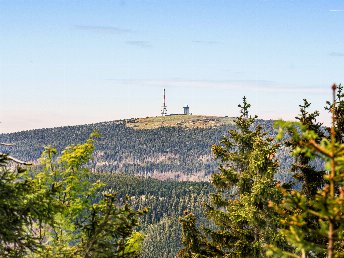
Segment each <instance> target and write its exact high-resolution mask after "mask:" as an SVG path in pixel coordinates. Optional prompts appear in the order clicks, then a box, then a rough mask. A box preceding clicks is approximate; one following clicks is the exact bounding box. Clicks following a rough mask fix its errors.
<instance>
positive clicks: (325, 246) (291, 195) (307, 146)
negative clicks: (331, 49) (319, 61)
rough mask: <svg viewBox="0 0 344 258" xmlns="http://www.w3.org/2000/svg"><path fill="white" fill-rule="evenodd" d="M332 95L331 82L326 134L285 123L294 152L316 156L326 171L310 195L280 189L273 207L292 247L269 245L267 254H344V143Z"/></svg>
mask: <svg viewBox="0 0 344 258" xmlns="http://www.w3.org/2000/svg"><path fill="white" fill-rule="evenodd" d="M336 96H337V94H336V85H333V102H332V104H331V113H332V126H331V128H330V137H329V138H328V137H326V135H323V136H322V138H320V137H319V135H317V133H316V132H315V131H313V130H308V129H309V128H307V127H305V126H301V132H299V133H297V131H296V130H295V125H294V124H292V123H286V125H285V127H286V128H288V131H290V130H294V134H293V140H294V141H295V142H297V141H298V144H297V145H296V146H295V147H294V149H293V153H294V155H296V156H300V155H302V156H305V157H307V158H309V159H310V160H312V159H314V158H316V157H319V156H320V157H321V159H322V160H324V162H325V169H326V173H325V174H324V176H323V182H324V185H323V186H322V187H320V188H319V189H318V190H317V192H316V194H314V195H313V196H310V195H307V192H302V191H298V190H295V189H286V188H281V189H280V190H281V192H282V193H283V201H282V202H280V203H275V205H274V207H275V209H276V210H277V211H278V212H279V213H280V214H281V223H282V225H284V227H282V233H283V234H284V236H285V237H286V239H287V240H288V242H289V243H290V244H291V245H292V246H293V247H294V250H293V251H292V252H290V251H288V250H284V249H281V248H278V247H276V246H271V247H270V248H271V250H270V252H268V254H269V255H274V256H276V257H302V258H303V257H328V258H332V257H343V256H344V188H343V184H344V173H343V172H344V159H343V157H344V144H343V143H342V142H341V137H337V136H336V134H337V132H340V130H342V129H340V128H339V127H338V124H337V116H336V114H337V112H338V111H336V110H338V105H337V103H336ZM339 105H341V104H340V103H339ZM339 122H340V120H339ZM299 139H302V140H299ZM324 239H325V243H324Z"/></svg>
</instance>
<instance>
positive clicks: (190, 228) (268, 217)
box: [180, 97, 282, 257]
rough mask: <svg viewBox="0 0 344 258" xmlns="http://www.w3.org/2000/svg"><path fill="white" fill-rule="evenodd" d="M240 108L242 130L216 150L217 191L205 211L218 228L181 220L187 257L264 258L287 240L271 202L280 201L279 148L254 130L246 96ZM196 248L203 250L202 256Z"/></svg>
mask: <svg viewBox="0 0 344 258" xmlns="http://www.w3.org/2000/svg"><path fill="white" fill-rule="evenodd" d="M239 107H240V109H241V110H240V113H241V115H240V117H238V118H237V119H236V120H235V124H236V127H237V128H236V129H235V130H231V131H229V136H228V137H224V138H223V140H222V141H221V143H220V144H219V145H214V146H213V148H212V149H213V152H214V154H215V157H216V159H219V160H220V165H219V172H218V173H215V174H213V176H212V179H211V181H212V184H213V185H214V186H215V188H216V193H214V194H213V195H212V196H211V200H210V202H209V203H207V204H206V206H205V208H206V215H207V217H208V218H209V220H210V221H211V222H212V223H213V224H214V227H213V229H210V228H205V227H204V229H203V230H202V231H199V230H198V229H197V228H196V227H195V222H194V218H193V217H192V215H187V216H186V217H185V218H184V219H182V220H181V222H182V226H183V239H184V241H183V244H184V248H183V249H182V250H181V251H180V255H181V256H182V257H197V255H205V256H206V257H210V255H209V253H207V252H212V256H214V257H215V256H216V257H263V256H265V249H264V246H265V245H266V244H268V243H277V245H279V244H280V243H281V241H282V239H281V238H280V235H279V233H278V230H277V226H278V224H277V218H276V217H275V216H276V214H275V213H274V212H272V211H271V209H270V208H269V207H268V201H269V200H270V201H277V200H279V198H280V196H279V193H278V191H277V189H276V187H275V186H276V182H275V181H274V175H275V173H276V169H277V167H278V164H277V162H276V160H275V159H274V156H275V153H276V150H277V148H278V145H276V144H274V143H273V139H272V138H269V137H267V135H266V133H264V132H263V131H262V128H261V126H259V125H257V126H255V124H254V123H255V121H256V118H257V117H256V116H254V117H252V116H250V115H249V108H250V104H248V103H247V102H246V98H245V97H244V99H243V104H242V105H239ZM199 243H201V244H199ZM197 245H198V246H201V247H202V250H200V253H199V252H198V250H197V249H195V248H194V247H195V246H196V247H197ZM206 251H207V252H206ZM185 253H186V254H188V255H184V254H185ZM191 254H192V255H191Z"/></svg>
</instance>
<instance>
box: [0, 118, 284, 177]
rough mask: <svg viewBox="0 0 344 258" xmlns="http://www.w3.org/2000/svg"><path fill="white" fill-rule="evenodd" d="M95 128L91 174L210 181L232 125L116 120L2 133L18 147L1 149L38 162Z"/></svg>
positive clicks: (269, 125) (0, 137)
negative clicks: (139, 124) (135, 124)
mask: <svg viewBox="0 0 344 258" xmlns="http://www.w3.org/2000/svg"><path fill="white" fill-rule="evenodd" d="M257 124H260V125H261V126H262V130H263V131H264V132H267V133H268V134H269V136H270V137H274V136H275V132H274V129H273V121H271V120H266V121H264V120H256V122H255V125H257ZM94 129H96V130H97V131H98V132H99V133H100V134H101V135H102V137H101V138H100V139H99V140H98V141H97V142H96V143H95V151H94V155H93V159H92V160H91V161H90V162H89V164H88V165H89V168H91V170H92V171H97V172H120V173H125V174H128V175H142V176H153V177H155V178H159V179H163V180H164V179H169V178H171V179H176V180H180V181H184V180H196V181H199V180H207V179H208V177H209V176H210V175H211V174H212V173H213V172H214V171H215V170H216V168H217V164H216V161H215V160H214V159H213V155H212V152H211V146H212V145H213V144H214V143H216V142H219V141H220V140H221V138H222V137H223V135H225V134H226V133H227V131H228V130H229V129H233V126H231V125H227V126H219V127H214V128H194V129H185V128H180V127H162V128H157V129H152V130H134V129H132V128H128V127H126V126H125V124H124V122H123V121H113V122H104V123H97V124H89V125H81V126H68V127H60V128H51V129H39V130H32V131H24V132H18V133H11V134H0V141H4V142H12V143H14V144H15V146H14V147H13V148H11V149H9V148H8V147H5V146H0V150H2V151H3V152H6V151H11V153H12V154H13V155H15V156H16V157H18V158H21V159H24V160H31V161H34V160H37V159H38V158H39V157H40V154H41V152H42V150H43V148H42V146H47V145H52V146H55V147H56V148H57V151H58V152H60V151H62V150H63V149H64V148H65V147H66V146H68V145H71V144H72V143H81V142H84V141H85V140H86V139H87V137H88V135H89V134H90V133H91V132H92V131H93V130H94ZM287 154H288V152H287V151H285V150H282V151H281V152H280V153H277V156H278V158H280V159H281V161H283V163H282V162H281V164H282V166H281V170H280V171H279V173H278V175H276V177H277V178H278V180H281V181H283V182H284V181H286V180H288V179H289V178H290V174H289V166H290V164H291V159H290V157H289V156H288V155H287ZM285 171H287V172H288V174H285V173H284V172H285Z"/></svg>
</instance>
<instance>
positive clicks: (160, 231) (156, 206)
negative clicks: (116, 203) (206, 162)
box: [91, 173, 214, 258]
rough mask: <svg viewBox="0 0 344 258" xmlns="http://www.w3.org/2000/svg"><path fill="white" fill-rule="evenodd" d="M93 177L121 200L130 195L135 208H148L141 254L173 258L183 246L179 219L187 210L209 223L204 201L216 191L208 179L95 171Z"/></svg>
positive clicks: (152, 257)
mask: <svg viewBox="0 0 344 258" xmlns="http://www.w3.org/2000/svg"><path fill="white" fill-rule="evenodd" d="M91 180H92V181H93V182H95V181H97V180H100V181H101V182H104V183H105V184H106V186H104V188H103V190H104V191H113V192H117V195H118V197H119V198H120V199H122V198H125V195H126V194H128V195H130V196H131V199H130V204H131V205H132V206H133V208H134V209H143V208H145V207H147V208H148V213H147V214H145V215H143V216H142V217H141V227H140V228H141V232H143V234H144V235H145V238H144V240H143V243H142V256H141V257H146V258H155V257H163V258H173V257H175V255H176V253H177V252H178V250H179V249H180V248H181V230H182V229H181V225H180V224H179V223H178V218H179V217H180V216H182V215H183V211H184V210H186V209H187V210H190V211H192V212H193V213H194V214H195V216H197V218H198V220H199V221H201V222H204V223H206V221H205V218H204V216H203V213H202V203H203V202H205V201H207V200H208V195H209V193H211V192H213V191H214V189H213V187H212V185H211V184H210V183H208V182H188V181H186V182H178V181H173V180H167V181H160V180H156V179H152V178H143V177H133V176H127V175H124V174H111V173H94V174H92V178H91Z"/></svg>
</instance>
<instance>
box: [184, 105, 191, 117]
mask: <svg viewBox="0 0 344 258" xmlns="http://www.w3.org/2000/svg"><path fill="white" fill-rule="evenodd" d="M183 108H184V115H190V108H189V105H186V107H183Z"/></svg>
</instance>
